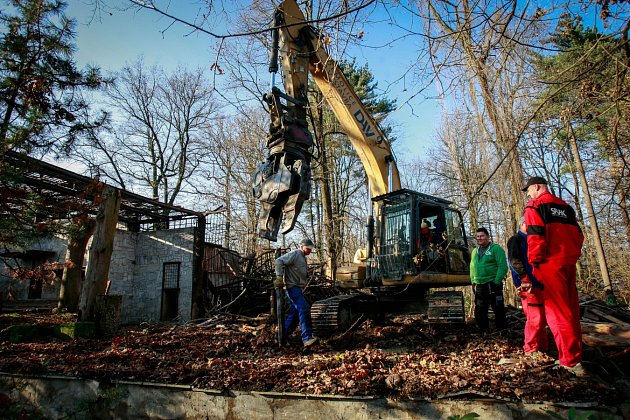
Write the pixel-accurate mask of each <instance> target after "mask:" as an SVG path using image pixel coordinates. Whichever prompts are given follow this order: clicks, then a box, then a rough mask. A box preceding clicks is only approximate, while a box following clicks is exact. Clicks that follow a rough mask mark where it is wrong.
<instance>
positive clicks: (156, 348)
mask: <svg viewBox="0 0 630 420" xmlns="http://www.w3.org/2000/svg"><path fill="white" fill-rule="evenodd" d="M65 321H68V318H67V317H61V316H54V315H46V316H42V315H39V316H36V315H16V314H0V325H2V328H3V329H4V330H3V331H5V333H3V334H0V340H2V341H1V342H0V371H1V372H7V373H20V374H56V375H68V376H78V377H83V378H97V379H109V380H116V379H124V380H133V381H148V382H161V383H170V384H191V385H193V386H195V387H198V388H211V389H226V388H227V389H230V390H255V391H274V392H299V393H307V394H337V395H370V396H387V397H392V398H401V399H402V398H428V399H433V398H441V397H460V398H466V397H468V396H471V397H474V396H485V397H490V398H498V399H507V400H522V401H526V402H532V401H554V402H558V401H571V402H585V401H588V402H597V403H600V404H607V405H608V404H610V405H612V404H616V403H617V402H618V401H620V399H621V398H623V396H624V394H625V393H627V392H628V388H627V387H628V385H627V384H628V381H627V377H628V373H629V372H628V369H629V361H628V360H629V359H630V357H628V356H629V354H628V353H629V352H628V350H627V348H612V349H610V348H609V349H607V350H606V351H603V349H600V348H597V349H594V348H586V351H585V365H586V366H587V368H588V370H589V371H590V372H592V373H593V374H595V375H593V377H592V378H576V377H574V376H573V375H572V374H571V373H569V372H567V371H566V370H564V369H562V368H560V367H558V366H557V365H555V364H554V359H553V357H546V356H542V357H539V358H531V357H527V356H525V355H523V353H522V349H521V345H522V326H521V325H520V324H519V323H517V322H515V323H514V325H513V326H512V327H511V328H510V330H508V331H507V333H504V334H503V335H498V334H496V333H495V334H490V335H486V336H481V335H479V334H478V333H476V332H475V329H474V326H472V325H466V326H455V325H432V326H429V325H427V324H423V323H420V322H419V321H418V319H416V318H414V317H411V316H407V317H399V318H393V319H391V320H389V322H387V324H386V325H383V326H375V325H373V324H372V323H371V322H369V321H368V322H367V323H365V324H364V325H363V326H361V327H360V328H359V329H358V330H357V331H355V332H354V333H352V334H345V335H344V336H341V337H337V338H332V339H330V340H327V341H323V342H321V343H320V344H318V345H316V346H314V347H313V348H312V349H309V350H308V351H304V350H303V349H302V347H301V344H300V342H299V339H298V338H297V337H292V341H291V342H290V343H289V345H288V346H287V347H285V348H278V346H277V344H276V343H275V338H274V331H273V329H274V328H273V324H272V323H270V322H269V320H267V319H265V318H258V319H253V320H252V319H249V320H244V319H242V318H238V317H232V316H221V317H216V318H214V319H211V320H209V321H207V322H206V323H205V325H192V324H190V325H184V326H173V325H165V324H152V325H148V324H147V325H141V326H137V327H125V328H121V329H120V331H119V335H118V336H117V337H115V338H113V339H109V340H103V339H72V340H60V339H55V338H51V337H48V338H42V339H35V340H33V341H32V342H29V343H21V344H12V343H10V342H9V341H8V337H7V334H6V327H7V325H9V324H14V323H22V324H23V323H31V324H35V323H61V322H65ZM552 354H553V353H552ZM601 378H605V382H604V381H603V380H601Z"/></svg>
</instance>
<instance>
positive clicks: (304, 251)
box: [273, 238, 317, 347]
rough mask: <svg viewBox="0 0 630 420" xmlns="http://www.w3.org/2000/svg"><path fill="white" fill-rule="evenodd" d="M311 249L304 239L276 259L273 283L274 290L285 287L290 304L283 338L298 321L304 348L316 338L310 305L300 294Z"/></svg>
mask: <svg viewBox="0 0 630 420" xmlns="http://www.w3.org/2000/svg"><path fill="white" fill-rule="evenodd" d="M313 248H315V245H314V244H313V241H311V240H310V239H308V238H306V239H303V240H302V241H301V242H300V247H299V248H298V249H296V250H293V251H290V252H288V253H286V254H284V255H283V256H281V257H279V258H277V259H276V281H274V283H273V285H274V287H275V288H276V289H282V288H285V287H286V296H287V297H288V298H289V302H291V306H290V308H289V312H288V313H287V319H286V320H285V322H284V333H285V337H284V338H285V339H286V337H288V336H290V335H291V333H292V332H293V331H294V330H295V329H296V328H297V324H298V321H299V323H300V329H301V330H302V343H303V344H304V347H310V346H312V345H313V344H315V343H316V342H317V338H315V337H313V325H312V323H311V305H309V303H308V302H307V301H306V299H305V298H304V293H303V292H302V290H303V289H304V287H306V278H307V275H308V266H307V264H306V256H307V255H309V254H310V253H311V252H312V251H313ZM283 341H284V340H283Z"/></svg>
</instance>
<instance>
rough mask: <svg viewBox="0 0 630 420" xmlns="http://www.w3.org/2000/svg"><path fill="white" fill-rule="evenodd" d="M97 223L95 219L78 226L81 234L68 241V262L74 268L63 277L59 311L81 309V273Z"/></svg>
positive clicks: (65, 271)
mask: <svg viewBox="0 0 630 420" xmlns="http://www.w3.org/2000/svg"><path fill="white" fill-rule="evenodd" d="M95 226H96V223H95V221H94V220H93V219H87V220H86V221H85V222H83V223H80V224H78V225H77V227H78V228H79V230H80V232H81V234H77V235H74V236H73V237H71V238H70V239H69V240H68V250H67V252H66V261H67V262H68V261H70V262H72V267H66V268H65V269H64V270H63V276H62V277H61V290H60V291H59V302H58V303H57V308H58V309H66V310H67V311H68V312H76V311H77V310H78V309H79V297H80V296H81V280H82V279H81V273H82V272H83V261H84V259H85V248H86V247H87V244H88V241H89V240H90V237H91V236H92V233H94V227H95Z"/></svg>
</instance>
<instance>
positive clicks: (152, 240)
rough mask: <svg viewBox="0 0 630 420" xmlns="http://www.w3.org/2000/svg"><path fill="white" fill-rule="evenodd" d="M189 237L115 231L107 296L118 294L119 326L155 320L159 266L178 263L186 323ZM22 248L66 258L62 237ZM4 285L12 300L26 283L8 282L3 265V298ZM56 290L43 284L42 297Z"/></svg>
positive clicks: (186, 232) (189, 233)
mask: <svg viewBox="0 0 630 420" xmlns="http://www.w3.org/2000/svg"><path fill="white" fill-rule="evenodd" d="M195 234H196V228H194V227H188V228H182V229H171V230H161V231H155V232H140V233H135V232H129V231H126V230H117V231H116V236H115V237H114V249H113V252H112V261H111V265H110V270H109V281H110V288H109V294H111V295H122V296H123V303H122V307H121V317H120V321H121V323H123V324H137V323H140V322H143V321H148V322H156V321H160V320H161V315H162V313H161V311H162V281H163V271H164V270H163V269H164V263H180V265H179V274H180V277H179V278H180V280H179V298H178V303H177V306H178V314H177V319H178V320H180V321H189V320H190V315H191V305H192V282H193V272H194V255H193V249H194V248H193V246H194V240H195ZM90 246H91V241H90V243H89V244H88V248H87V253H86V258H85V262H84V263H85V264H86V265H87V264H88V263H89V250H90ZM28 249H32V250H37V251H53V252H54V256H53V257H51V258H48V260H49V261H60V262H62V261H64V260H65V256H66V249H67V241H66V239H65V238H59V237H50V238H48V239H47V240H42V241H38V242H36V243H33V244H32V245H31V246H29V247H28ZM7 262H9V263H10V264H11V265H15V262H14V261H12V259H7ZM17 262H18V263H19V264H21V265H23V266H25V267H29V268H30V267H31V266H32V263H33V262H32V261H23V260H18V261H17ZM42 262H43V261H42ZM39 263H41V262H39ZM9 287H11V289H12V293H13V296H14V297H15V299H16V300H26V299H27V298H28V287H29V283H28V282H17V281H16V280H13V279H12V278H10V277H9V276H8V274H7V267H6V265H5V264H1V263H0V292H2V293H3V296H4V297H6V291H7V290H8V288H9ZM59 288H60V283H59V282H56V283H55V284H54V285H52V286H44V288H43V291H42V299H57V298H58V297H59Z"/></svg>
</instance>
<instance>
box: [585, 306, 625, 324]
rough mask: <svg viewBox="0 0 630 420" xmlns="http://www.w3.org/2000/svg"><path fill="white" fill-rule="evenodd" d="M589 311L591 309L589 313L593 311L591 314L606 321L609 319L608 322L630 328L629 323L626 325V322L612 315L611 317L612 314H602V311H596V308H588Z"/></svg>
mask: <svg viewBox="0 0 630 420" xmlns="http://www.w3.org/2000/svg"><path fill="white" fill-rule="evenodd" d="M588 309H589V311H591V312H592V313H594V314H595V315H597V316H599V317H602V318H604V319H607V320H608V321H611V322H614V323H616V324H622V325H628V326H630V324H628V323H626V322H624V321H622V320H620V319H619V318H616V317H614V316H612V315H610V314H606V313H604V312H602V311H600V310H598V309H595V308H588Z"/></svg>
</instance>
